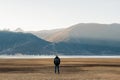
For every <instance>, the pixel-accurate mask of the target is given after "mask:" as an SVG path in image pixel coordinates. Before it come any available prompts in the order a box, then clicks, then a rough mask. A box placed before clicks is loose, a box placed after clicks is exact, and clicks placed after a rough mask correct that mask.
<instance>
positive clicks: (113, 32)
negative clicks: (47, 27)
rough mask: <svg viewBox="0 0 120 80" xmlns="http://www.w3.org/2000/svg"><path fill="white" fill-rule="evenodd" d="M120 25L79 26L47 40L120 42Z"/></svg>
mask: <svg viewBox="0 0 120 80" xmlns="http://www.w3.org/2000/svg"><path fill="white" fill-rule="evenodd" d="M119 34H120V24H96V23H88V24H84V23H81V24H77V25H73V26H71V27H69V28H66V29H64V30H61V31H59V32H57V33H55V34H54V35H52V36H49V37H48V38H46V39H47V40H48V41H50V42H66V41H71V39H73V42H80V40H79V39H97V40H113V41H120V37H119Z"/></svg>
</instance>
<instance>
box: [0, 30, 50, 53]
mask: <svg viewBox="0 0 120 80" xmlns="http://www.w3.org/2000/svg"><path fill="white" fill-rule="evenodd" d="M50 44H51V43H50V42H47V41H45V40H43V39H40V38H38V37H36V36H34V35H33V34H30V33H21V32H9V31H0V54H16V53H22V54H29V55H30V54H32V55H33V54H46V53H47V54H50V53H49V52H50V51H49V50H50V48H48V47H46V46H48V45H50Z"/></svg>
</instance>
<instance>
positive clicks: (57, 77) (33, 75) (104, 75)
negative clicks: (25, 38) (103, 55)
mask: <svg viewBox="0 0 120 80" xmlns="http://www.w3.org/2000/svg"><path fill="white" fill-rule="evenodd" d="M60 70H61V72H60V74H54V65H53V59H0V80H119V79H120V59H87V58H86V59H61V67H60Z"/></svg>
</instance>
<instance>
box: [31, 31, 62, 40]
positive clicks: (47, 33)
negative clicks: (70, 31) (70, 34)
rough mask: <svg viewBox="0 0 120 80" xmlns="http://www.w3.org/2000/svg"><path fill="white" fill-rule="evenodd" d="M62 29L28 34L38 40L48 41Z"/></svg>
mask: <svg viewBox="0 0 120 80" xmlns="http://www.w3.org/2000/svg"><path fill="white" fill-rule="evenodd" d="M62 30H63V29H53V30H41V31H29V33H32V34H34V35H36V36H37V37H39V38H42V39H45V40H46V41H48V38H50V37H51V36H52V35H54V34H55V33H58V32H59V31H62Z"/></svg>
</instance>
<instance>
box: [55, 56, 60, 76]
mask: <svg viewBox="0 0 120 80" xmlns="http://www.w3.org/2000/svg"><path fill="white" fill-rule="evenodd" d="M54 64H55V73H56V71H58V74H59V73H60V70H59V65H60V58H59V57H58V56H57V55H56V57H55V58H54Z"/></svg>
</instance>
